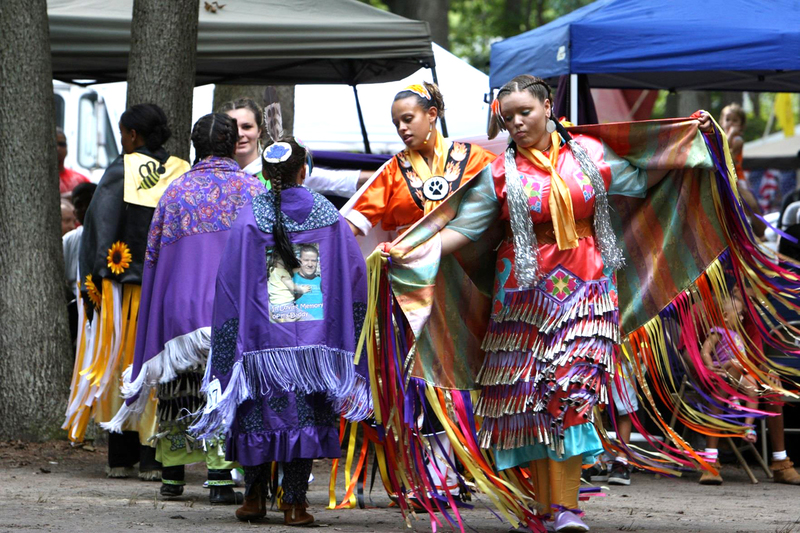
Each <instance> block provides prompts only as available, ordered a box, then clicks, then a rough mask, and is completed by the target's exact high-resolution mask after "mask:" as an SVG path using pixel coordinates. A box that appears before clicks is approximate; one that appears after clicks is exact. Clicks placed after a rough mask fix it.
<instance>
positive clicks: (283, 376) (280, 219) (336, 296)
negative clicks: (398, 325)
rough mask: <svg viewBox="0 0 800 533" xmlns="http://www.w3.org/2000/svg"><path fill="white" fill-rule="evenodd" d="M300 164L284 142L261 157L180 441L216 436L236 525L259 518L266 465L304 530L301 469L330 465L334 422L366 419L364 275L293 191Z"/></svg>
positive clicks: (347, 242) (349, 241) (329, 211)
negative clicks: (234, 472)
mask: <svg viewBox="0 0 800 533" xmlns="http://www.w3.org/2000/svg"><path fill="white" fill-rule="evenodd" d="M306 156H307V151H306V149H305V148H304V147H303V146H301V145H300V144H298V143H297V141H295V140H294V139H291V138H289V139H282V140H280V141H278V142H274V143H272V144H271V145H269V146H268V147H267V148H266V149H265V150H264V153H263V155H262V159H263V173H264V176H265V177H266V178H268V179H269V180H270V183H271V185H272V190H271V191H269V192H267V193H266V194H263V195H261V196H258V197H257V198H255V199H254V200H253V204H252V209H250V208H247V209H244V210H242V212H241V213H240V214H239V217H238V219H237V220H236V224H234V227H233V230H232V231H231V237H230V239H229V240H228V244H227V246H226V249H225V252H224V257H225V258H226V260H225V261H223V262H222V264H221V265H220V269H219V274H218V276H217V288H216V297H215V300H214V321H213V324H214V326H213V333H212V339H211V355H210V360H209V365H208V368H207V370H206V375H205V377H204V379H203V387H204V390H206V391H207V397H208V403H207V405H206V407H205V409H204V411H203V413H202V415H201V416H200V418H199V420H198V421H197V423H196V424H195V425H194V426H192V428H191V430H192V431H193V432H195V434H196V435H197V436H198V437H200V438H202V437H205V436H214V435H217V434H218V433H219V432H220V431H228V440H227V459H229V460H232V461H238V462H239V463H240V464H241V465H242V466H244V469H245V481H246V483H247V489H246V492H245V502H244V505H243V506H242V507H241V508H239V509H238V510H237V511H236V516H237V518H239V519H240V520H243V521H250V520H256V519H260V518H263V517H264V516H265V515H266V495H267V490H266V486H267V481H268V479H267V478H268V474H269V471H268V466H269V463H270V462H273V461H277V462H279V463H280V464H281V467H282V469H283V482H282V488H283V497H282V502H281V509H282V510H283V511H284V523H285V524H286V525H306V524H310V523H312V522H313V521H314V518H313V517H312V516H311V515H310V514H308V513H307V512H306V510H305V509H306V507H307V503H306V491H307V490H308V478H309V474H310V473H311V465H312V460H313V459H317V458H323V457H325V458H338V457H339V455H340V445H339V431H338V417H339V415H342V416H344V417H346V418H347V419H349V420H353V421H357V420H363V419H364V418H366V417H367V416H369V415H370V414H371V412H372V399H371V395H370V392H369V385H368V381H367V375H368V374H367V368H366V357H363V358H361V361H360V362H359V363H358V364H354V357H355V353H354V352H355V347H356V344H357V342H356V341H357V337H358V335H360V332H361V326H362V324H363V321H364V316H365V314H366V303H365V302H366V296H367V283H366V281H367V279H366V265H365V263H364V259H363V257H362V255H361V251H360V249H359V247H358V244H357V243H356V240H355V238H354V237H353V234H352V232H351V231H350V228H349V227H348V225H347V223H346V222H345V221H344V219H343V218H342V217H341V216H340V215H339V213H338V211H337V210H336V208H334V206H333V205H332V204H331V203H330V202H328V200H326V199H325V198H324V197H323V196H321V195H319V194H317V193H315V192H312V191H311V190H310V189H307V188H306V187H302V186H301V184H302V183H303V180H304V179H305V176H306V167H305V161H306Z"/></svg>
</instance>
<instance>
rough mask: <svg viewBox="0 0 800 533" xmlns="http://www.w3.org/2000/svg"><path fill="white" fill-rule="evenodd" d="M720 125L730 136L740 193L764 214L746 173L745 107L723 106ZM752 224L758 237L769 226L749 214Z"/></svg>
mask: <svg viewBox="0 0 800 533" xmlns="http://www.w3.org/2000/svg"><path fill="white" fill-rule="evenodd" d="M719 123H720V126H722V129H723V131H724V132H725V135H726V136H727V137H728V148H729V149H730V152H731V158H732V159H733V165H734V167H735V168H736V177H737V180H738V181H737V184H738V187H739V194H740V195H741V196H742V200H744V201H745V203H746V204H747V205H748V206H749V207H750V209H751V210H752V211H753V213H755V214H757V215H762V214H763V213H762V212H761V206H759V205H758V199H756V196H755V195H754V194H753V192H752V191H751V190H750V186H749V185H748V183H747V180H746V179H745V175H744V166H743V161H744V156H743V148H744V137H743V135H744V125H745V124H746V123H747V116H746V115H745V114H744V109H742V106H740V105H739V104H737V103H732V104H728V105H726V106H725V107H723V108H722V114H721V115H720V117H719ZM748 218H749V219H750V224H751V225H752V226H753V232H754V233H755V234H756V236H757V237H760V238H763V237H764V232H765V231H766V229H767V226H766V225H765V224H764V222H762V221H761V219H760V218H758V217H755V216H748Z"/></svg>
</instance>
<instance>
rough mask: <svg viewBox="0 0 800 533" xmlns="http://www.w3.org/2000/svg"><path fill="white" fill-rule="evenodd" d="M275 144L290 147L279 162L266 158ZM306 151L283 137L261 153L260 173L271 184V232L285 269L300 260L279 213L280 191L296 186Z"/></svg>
mask: <svg viewBox="0 0 800 533" xmlns="http://www.w3.org/2000/svg"><path fill="white" fill-rule="evenodd" d="M277 144H286V145H288V147H290V148H291V154H290V155H289V157H288V158H287V159H286V160H284V161H280V162H274V161H271V160H268V158H267V154H268V153H270V147H272V146H273V145H277ZM307 155H308V151H307V150H306V148H305V147H304V146H302V145H301V144H300V143H298V142H297V141H296V140H295V139H294V138H293V137H284V138H282V139H279V140H278V141H276V142H271V143H269V144H268V145H267V146H266V147H265V148H264V152H263V153H262V154H261V163H262V173H263V175H264V177H265V178H267V179H269V181H270V184H271V185H272V193H273V202H274V206H275V221H274V222H273V224H272V234H273V235H274V236H275V249H276V251H277V252H278V255H279V256H280V258H281V259H282V260H283V264H284V265H285V266H286V268H287V269H292V268H298V267H299V266H300V262H299V261H298V260H297V257H296V256H295V254H294V250H293V249H292V242H291V241H290V240H289V234H288V232H287V231H286V227H285V226H284V224H283V214H282V213H281V192H282V191H283V190H285V189H289V188H291V187H297V186H298V185H299V184H298V183H297V178H298V176H299V175H300V173H301V172H304V171H305V164H306V156H307Z"/></svg>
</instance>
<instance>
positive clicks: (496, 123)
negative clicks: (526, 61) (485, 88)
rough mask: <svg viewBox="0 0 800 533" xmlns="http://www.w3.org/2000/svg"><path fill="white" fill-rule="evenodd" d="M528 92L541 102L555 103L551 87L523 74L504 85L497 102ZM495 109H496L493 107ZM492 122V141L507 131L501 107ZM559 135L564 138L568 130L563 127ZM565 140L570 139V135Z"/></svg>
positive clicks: (498, 94) (490, 131)
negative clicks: (509, 96) (512, 94)
mask: <svg viewBox="0 0 800 533" xmlns="http://www.w3.org/2000/svg"><path fill="white" fill-rule="evenodd" d="M522 91H527V92H529V93H530V94H531V96H533V97H534V98H536V99H537V100H539V101H540V102H542V103H544V101H545V100H550V103H551V104H552V102H553V96H552V90H551V89H550V86H549V85H548V84H547V82H546V81H544V80H543V79H542V78H537V77H536V76H531V75H530V74H522V75H520V76H517V77H515V78H514V79H512V80H511V81H509V82H508V83H506V84H505V85H503V86H502V87H501V88H500V90H499V91H498V92H497V98H496V101H497V102H498V104H499V103H500V98H502V97H503V96H506V95H509V94H511V93H517V92H522ZM493 109H494V107H493ZM493 115H494V116H493V117H492V120H490V121H489V128H488V132H487V133H488V135H489V138H490V139H494V138H495V137H497V135H498V134H499V133H500V130H504V129H505V125H504V124H503V117H502V116H500V113H499V107H498V108H497V113H494V112H493ZM555 122H556V127H558V121H557V120H556V121H555ZM559 133H560V134H561V135H562V136H564V135H565V134H566V130H565V129H564V128H563V127H562V128H561V129H559ZM566 135H567V136H566V137H565V139H569V138H571V137H569V134H566Z"/></svg>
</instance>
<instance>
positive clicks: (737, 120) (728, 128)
mask: <svg viewBox="0 0 800 533" xmlns="http://www.w3.org/2000/svg"><path fill="white" fill-rule="evenodd" d="M719 122H720V126H722V130H723V131H724V132H725V135H727V136H728V147H729V148H730V151H731V157H732V158H733V163H734V165H736V174H738V176H739V178H744V171H743V170H742V148H744V137H743V135H744V125H745V123H746V122H747V116H746V115H745V114H744V109H742V106H740V105H739V104H737V103H733V104H728V105H726V106H725V107H723V108H722V114H721V115H720V117H719Z"/></svg>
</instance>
